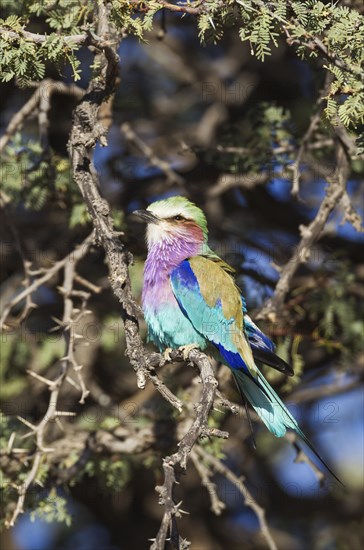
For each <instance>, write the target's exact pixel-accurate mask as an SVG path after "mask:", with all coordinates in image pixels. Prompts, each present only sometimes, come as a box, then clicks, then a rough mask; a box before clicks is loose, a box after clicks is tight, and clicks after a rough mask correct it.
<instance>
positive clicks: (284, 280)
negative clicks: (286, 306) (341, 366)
mask: <svg viewBox="0 0 364 550" xmlns="http://www.w3.org/2000/svg"><path fill="white" fill-rule="evenodd" d="M348 171H349V164H348V160H347V157H346V154H345V151H344V149H343V147H342V146H341V144H338V146H337V165H336V170H335V173H334V175H333V176H332V177H331V178H330V177H328V178H327V179H328V186H327V189H326V195H325V198H324V200H323V201H322V203H321V205H320V208H319V210H318V212H317V214H316V216H315V218H314V219H313V221H312V222H311V223H310V224H309V225H308V226H307V227H305V226H300V228H299V229H300V232H301V240H300V242H299V244H298V246H297V247H296V249H295V251H294V254H293V256H292V258H291V259H290V260H289V261H288V262H287V263H286V265H285V266H284V267H283V269H282V271H281V273H280V278H279V280H278V283H277V285H276V288H275V290H274V294H273V296H272V298H270V299H269V300H268V302H267V304H266V305H265V306H264V307H263V309H262V310H261V311H260V312H259V315H258V316H257V318H259V319H262V318H270V319H271V320H272V321H274V320H275V318H276V315H277V312H278V311H279V310H280V309H281V308H282V306H283V302H284V299H285V297H286V294H287V293H288V291H289V287H290V283H291V280H292V277H293V275H294V274H295V272H296V270H297V268H298V267H299V265H300V264H302V263H305V262H306V261H307V260H308V258H309V256H310V253H311V249H312V245H313V244H314V243H315V242H316V241H317V240H318V239H319V238H320V236H321V235H322V232H323V229H324V227H325V225H326V222H327V220H328V218H329V216H330V214H331V212H332V211H333V210H334V209H335V208H336V207H337V205H338V204H339V203H340V201H341V199H342V197H343V194H344V192H345V189H346V181H347V177H348Z"/></svg>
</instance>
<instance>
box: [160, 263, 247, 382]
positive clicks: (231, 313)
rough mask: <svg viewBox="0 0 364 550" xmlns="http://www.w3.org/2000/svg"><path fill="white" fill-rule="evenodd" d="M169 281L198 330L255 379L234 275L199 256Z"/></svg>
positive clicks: (233, 363) (235, 364) (235, 366)
mask: <svg viewBox="0 0 364 550" xmlns="http://www.w3.org/2000/svg"><path fill="white" fill-rule="evenodd" d="M170 279H171V284H172V289H173V292H174V295H175V297H176V299H177V301H178V304H179V306H180V308H181V309H182V311H183V313H184V314H185V315H186V317H188V319H189V320H190V322H191V323H192V325H193V326H194V328H195V330H196V331H197V332H199V333H200V334H202V335H203V336H204V337H205V338H206V339H207V340H208V341H209V342H211V343H212V344H214V345H215V347H216V348H217V349H218V351H219V352H220V354H221V356H222V358H223V359H224V360H225V362H227V364H228V365H229V366H230V367H232V368H236V369H242V370H244V371H245V372H246V373H247V374H250V375H251V376H253V377H254V378H255V377H256V373H257V368H256V366H255V363H254V359H253V355H252V350H251V348H250V344H249V342H248V340H247V339H246V337H245V333H244V330H243V308H242V302H241V297H240V292H239V290H238V288H237V287H236V286H235V283H234V281H233V279H232V278H231V276H230V275H229V274H228V273H226V271H224V270H223V269H222V268H221V267H220V266H219V265H218V264H217V263H216V262H213V261H212V260H209V259H208V258H205V257H203V256H196V257H193V258H190V259H189V260H185V261H183V262H182V263H181V264H179V265H178V266H177V267H176V268H175V269H174V270H173V271H172V273H171V276H170ZM191 343H192V342H191Z"/></svg>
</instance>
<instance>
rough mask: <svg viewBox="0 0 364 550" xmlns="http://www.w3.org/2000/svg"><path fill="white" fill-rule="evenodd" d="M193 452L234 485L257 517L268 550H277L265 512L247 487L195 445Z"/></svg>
mask: <svg viewBox="0 0 364 550" xmlns="http://www.w3.org/2000/svg"><path fill="white" fill-rule="evenodd" d="M195 451H196V453H197V454H198V455H199V456H200V458H201V459H202V460H204V461H206V462H207V463H208V464H210V465H211V466H212V467H213V469H214V470H215V471H216V472H217V473H219V474H221V475H223V476H224V477H225V478H226V479H228V480H229V481H230V482H231V483H233V484H234V485H235V487H236V488H237V489H238V491H239V493H240V494H241V495H242V496H243V498H244V501H245V504H246V506H249V508H251V509H252V510H253V512H254V513H255V515H256V516H257V518H258V521H259V525H260V531H261V533H262V535H263V537H264V539H265V541H266V543H267V546H268V548H270V550H277V545H276V543H275V541H274V539H273V537H272V535H271V533H270V531H269V527H268V524H267V520H266V517H265V510H264V508H262V506H260V505H259V504H258V503H257V501H256V500H255V499H254V497H253V495H252V494H251V493H250V491H248V489H247V487H246V486H245V485H244V482H243V480H242V478H239V477H238V476H237V475H235V474H234V472H233V471H232V470H230V468H228V466H226V465H225V464H223V463H222V462H221V460H219V459H218V458H216V457H214V456H213V455H211V454H210V453H208V452H207V451H206V450H205V449H203V448H202V447H201V446H200V445H197V446H196V447H195Z"/></svg>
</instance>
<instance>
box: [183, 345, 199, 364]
mask: <svg viewBox="0 0 364 550" xmlns="http://www.w3.org/2000/svg"><path fill="white" fill-rule="evenodd" d="M193 349H200V348H199V346H198V345H197V344H188V345H187V346H180V347H179V348H178V351H182V354H183V359H184V361H188V360H189V354H190V351H192V350H193Z"/></svg>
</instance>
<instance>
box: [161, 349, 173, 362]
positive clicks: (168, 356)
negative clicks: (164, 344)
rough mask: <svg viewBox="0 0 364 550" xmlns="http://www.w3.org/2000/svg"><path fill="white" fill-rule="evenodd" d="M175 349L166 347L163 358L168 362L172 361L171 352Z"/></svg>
mask: <svg viewBox="0 0 364 550" xmlns="http://www.w3.org/2000/svg"><path fill="white" fill-rule="evenodd" d="M172 351H173V349H172V348H166V349H165V350H164V352H163V358H164V360H165V361H166V362H168V361H172V357H171V353H172Z"/></svg>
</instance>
